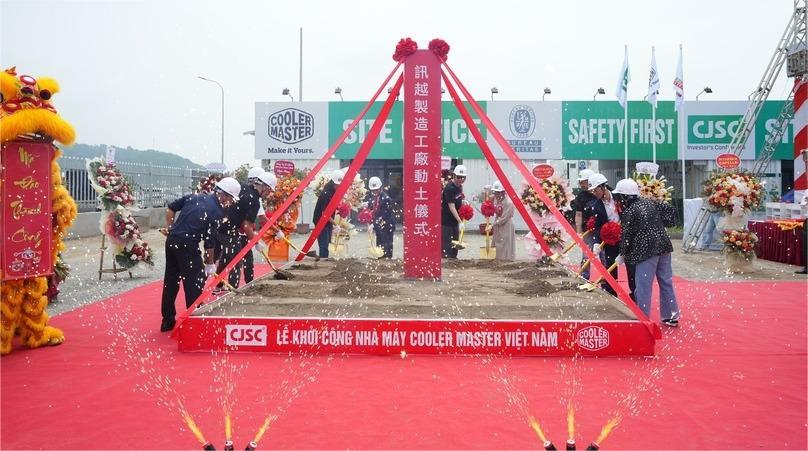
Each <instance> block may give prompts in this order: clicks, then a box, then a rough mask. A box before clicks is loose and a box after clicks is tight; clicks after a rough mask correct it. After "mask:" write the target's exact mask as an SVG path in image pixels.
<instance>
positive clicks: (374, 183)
mask: <svg viewBox="0 0 808 451" xmlns="http://www.w3.org/2000/svg"><path fill="white" fill-rule="evenodd" d="M381 187H382V180H381V179H380V178H378V177H371V178H370V181H368V188H370V189H379V188H381Z"/></svg>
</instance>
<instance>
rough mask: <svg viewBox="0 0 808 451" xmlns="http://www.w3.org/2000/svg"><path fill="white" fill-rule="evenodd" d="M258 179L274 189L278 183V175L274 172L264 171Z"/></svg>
mask: <svg viewBox="0 0 808 451" xmlns="http://www.w3.org/2000/svg"><path fill="white" fill-rule="evenodd" d="M258 181H259V182H261V183H263V184H264V185H266V186H268V187H270V188H272V189H273V190H274V189H275V186H276V185H277V184H278V177H275V174H273V173H272V172H269V171H267V172H262V173H261V175H259V176H258Z"/></svg>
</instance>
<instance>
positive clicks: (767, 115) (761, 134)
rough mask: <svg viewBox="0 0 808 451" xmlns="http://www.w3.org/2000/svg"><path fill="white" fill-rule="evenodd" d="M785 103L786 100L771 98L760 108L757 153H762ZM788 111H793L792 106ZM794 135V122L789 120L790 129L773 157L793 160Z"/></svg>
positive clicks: (756, 126)
mask: <svg viewBox="0 0 808 451" xmlns="http://www.w3.org/2000/svg"><path fill="white" fill-rule="evenodd" d="M784 104H785V102H784V101H782V100H769V101H766V103H764V104H763V108H762V109H761V110H760V116H758V121H757V124H755V149H757V155H760V151H761V150H762V149H763V145H764V144H765V143H766V138H767V137H768V135H769V134H770V133H771V130H772V129H773V128H774V126H775V125H776V124H777V117H778V116H779V115H780V111H782V110H783V105H784ZM788 113H789V114H791V113H792V111H791V108H789V111H788ZM793 136H794V124H793V123H791V122H789V123H788V129H787V130H786V132H785V133H784V134H783V138H782V139H781V140H780V144H778V145H777V148H776V150H775V151H774V155H773V156H772V159H774V160H791V159H793V158H794V139H793Z"/></svg>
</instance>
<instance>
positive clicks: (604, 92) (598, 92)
mask: <svg viewBox="0 0 808 451" xmlns="http://www.w3.org/2000/svg"><path fill="white" fill-rule="evenodd" d="M598 94H606V90H605V89H603V88H598V90H597V91H595V95H593V96H592V100H593V101H594V100H597V97H598Z"/></svg>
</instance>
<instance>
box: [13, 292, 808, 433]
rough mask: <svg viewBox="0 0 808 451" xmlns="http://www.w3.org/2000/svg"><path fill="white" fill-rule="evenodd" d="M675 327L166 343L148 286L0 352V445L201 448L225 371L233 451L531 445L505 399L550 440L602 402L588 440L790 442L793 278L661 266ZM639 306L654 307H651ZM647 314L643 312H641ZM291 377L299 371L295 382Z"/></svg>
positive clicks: (797, 425) (586, 420)
mask: <svg viewBox="0 0 808 451" xmlns="http://www.w3.org/2000/svg"><path fill="white" fill-rule="evenodd" d="M676 289H677V292H678V294H679V298H680V304H681V307H682V310H683V316H682V318H683V319H682V323H681V327H680V328H679V329H675V330H672V329H665V330H663V332H664V334H665V338H664V340H662V341H660V342H659V343H658V358H657V359H640V358H630V359H628V358H623V359H618V358H613V359H593V358H592V359H584V360H580V359H578V360H571V359H560V358H514V359H505V358H493V359H487V358H479V357H429V356H407V357H406V358H401V357H398V356H397V357H362V356H347V357H340V356H337V357H332V358H329V357H327V356H324V357H301V356H292V357H289V356H275V355H218V356H213V355H209V354H180V353H178V352H177V351H176V343H175V342H174V341H172V340H170V339H169V338H167V334H162V333H159V332H157V329H158V324H159V322H160V318H159V293H160V284H159V282H157V283H151V284H148V285H146V286H143V287H140V288H138V289H135V290H132V291H130V292H128V293H126V294H125V295H122V296H116V297H114V298H111V299H108V300H106V301H104V302H100V303H96V304H92V305H89V306H87V307H84V308H81V309H79V310H75V311H73V312H70V313H67V314H64V315H61V316H58V317H56V318H54V319H53V320H52V324H54V325H55V326H57V327H61V328H63V329H64V330H65V333H66V336H67V342H66V343H65V344H64V345H62V346H58V347H54V348H47V349H39V350H26V349H21V348H17V349H16V350H15V351H14V353H13V354H11V355H10V356H6V357H3V358H2V360H0V364H2V371H1V372H0V375H2V405H1V407H2V437H0V440H2V448H3V449H40V448H44V449H102V448H104V449H178V448H183V449H199V448H201V445H200V444H199V442H198V441H197V440H196V439H195V438H194V435H193V434H192V433H191V432H189V431H188V428H187V427H185V425H184V422H183V421H182V419H181V418H180V415H179V412H180V411H181V407H180V406H184V407H185V409H186V410H187V411H188V412H189V413H190V414H191V415H192V416H193V418H194V419H195V421H196V423H197V424H198V425H199V428H200V429H201V431H202V433H203V434H204V436H205V438H206V439H208V440H211V441H212V442H213V443H214V444H215V445H216V447H217V448H218V449H221V448H222V443H223V441H224V420H223V414H222V408H221V406H222V405H223V401H222V399H224V395H225V394H226V393H228V390H226V389H223V387H227V386H231V387H233V390H232V391H231V392H230V393H232V395H231V399H235V402H234V407H233V411H234V414H233V418H234V420H233V431H234V433H233V436H234V440H235V442H236V448H237V449H244V446H245V444H246V443H247V441H249V440H251V439H252V438H253V437H254V435H255V433H256V430H257V429H258V428H259V426H260V425H261V423H262V422H263V420H264V418H265V417H266V416H267V415H268V414H276V415H278V419H277V421H275V422H274V423H273V424H272V425H271V427H270V428H269V430H268V431H267V432H266V434H265V435H264V437H263V439H262V440H261V442H260V443H259V449H277V448H298V449H301V448H354V449H356V448H385V449H389V448H406V449H415V448H429V449H438V448H467V449H511V448H522V449H539V448H541V444H540V442H539V440H538V439H537V438H536V435H535V434H534V432H533V431H532V430H531V428H530V427H529V426H528V425H527V422H526V418H525V415H524V414H523V413H520V411H522V410H523V409H521V408H520V404H521V403H520V402H519V400H520V399H524V406H525V407H526V409H524V410H526V411H527V412H529V413H530V414H532V415H534V416H535V417H536V419H537V420H538V421H539V422H540V423H541V425H542V427H543V428H544V430H545V431H546V433H547V435H548V438H550V439H551V440H552V441H553V442H555V444H556V446H558V447H559V448H560V449H563V441H564V440H565V439H566V438H567V434H566V414H567V408H566V401H565V400H566V399H570V398H571V399H572V401H573V404H574V405H575V406H576V415H575V420H576V423H577V428H576V432H575V436H576V439H577V441H578V449H583V448H584V447H585V446H586V445H587V444H588V443H589V442H590V441H592V440H594V439H595V438H596V437H597V436H598V434H599V433H600V431H601V427H602V426H603V425H604V424H605V423H606V422H607V421H608V420H609V418H611V417H612V414H613V413H615V412H616V413H619V414H621V415H622V417H623V419H622V422H621V423H620V424H619V425H618V426H617V427H616V428H615V429H614V431H613V432H612V434H611V435H610V436H609V437H608V438H607V439H606V440H605V441H604V442H603V444H602V445H603V448H604V449H717V448H718V449H781V448H782V449H805V448H806V446H808V443H806V420H807V418H806V390H807V389H808V387H807V386H806V338H807V337H806V285H805V284H804V283H800V282H788V283H786V282H765V283H764V282H747V283H701V282H689V281H685V280H681V279H679V280H677V284H676ZM655 307H656V305H655ZM656 316H658V314H657V315H656ZM306 380H308V382H309V383H308V384H306V383H304V381H306Z"/></svg>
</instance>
